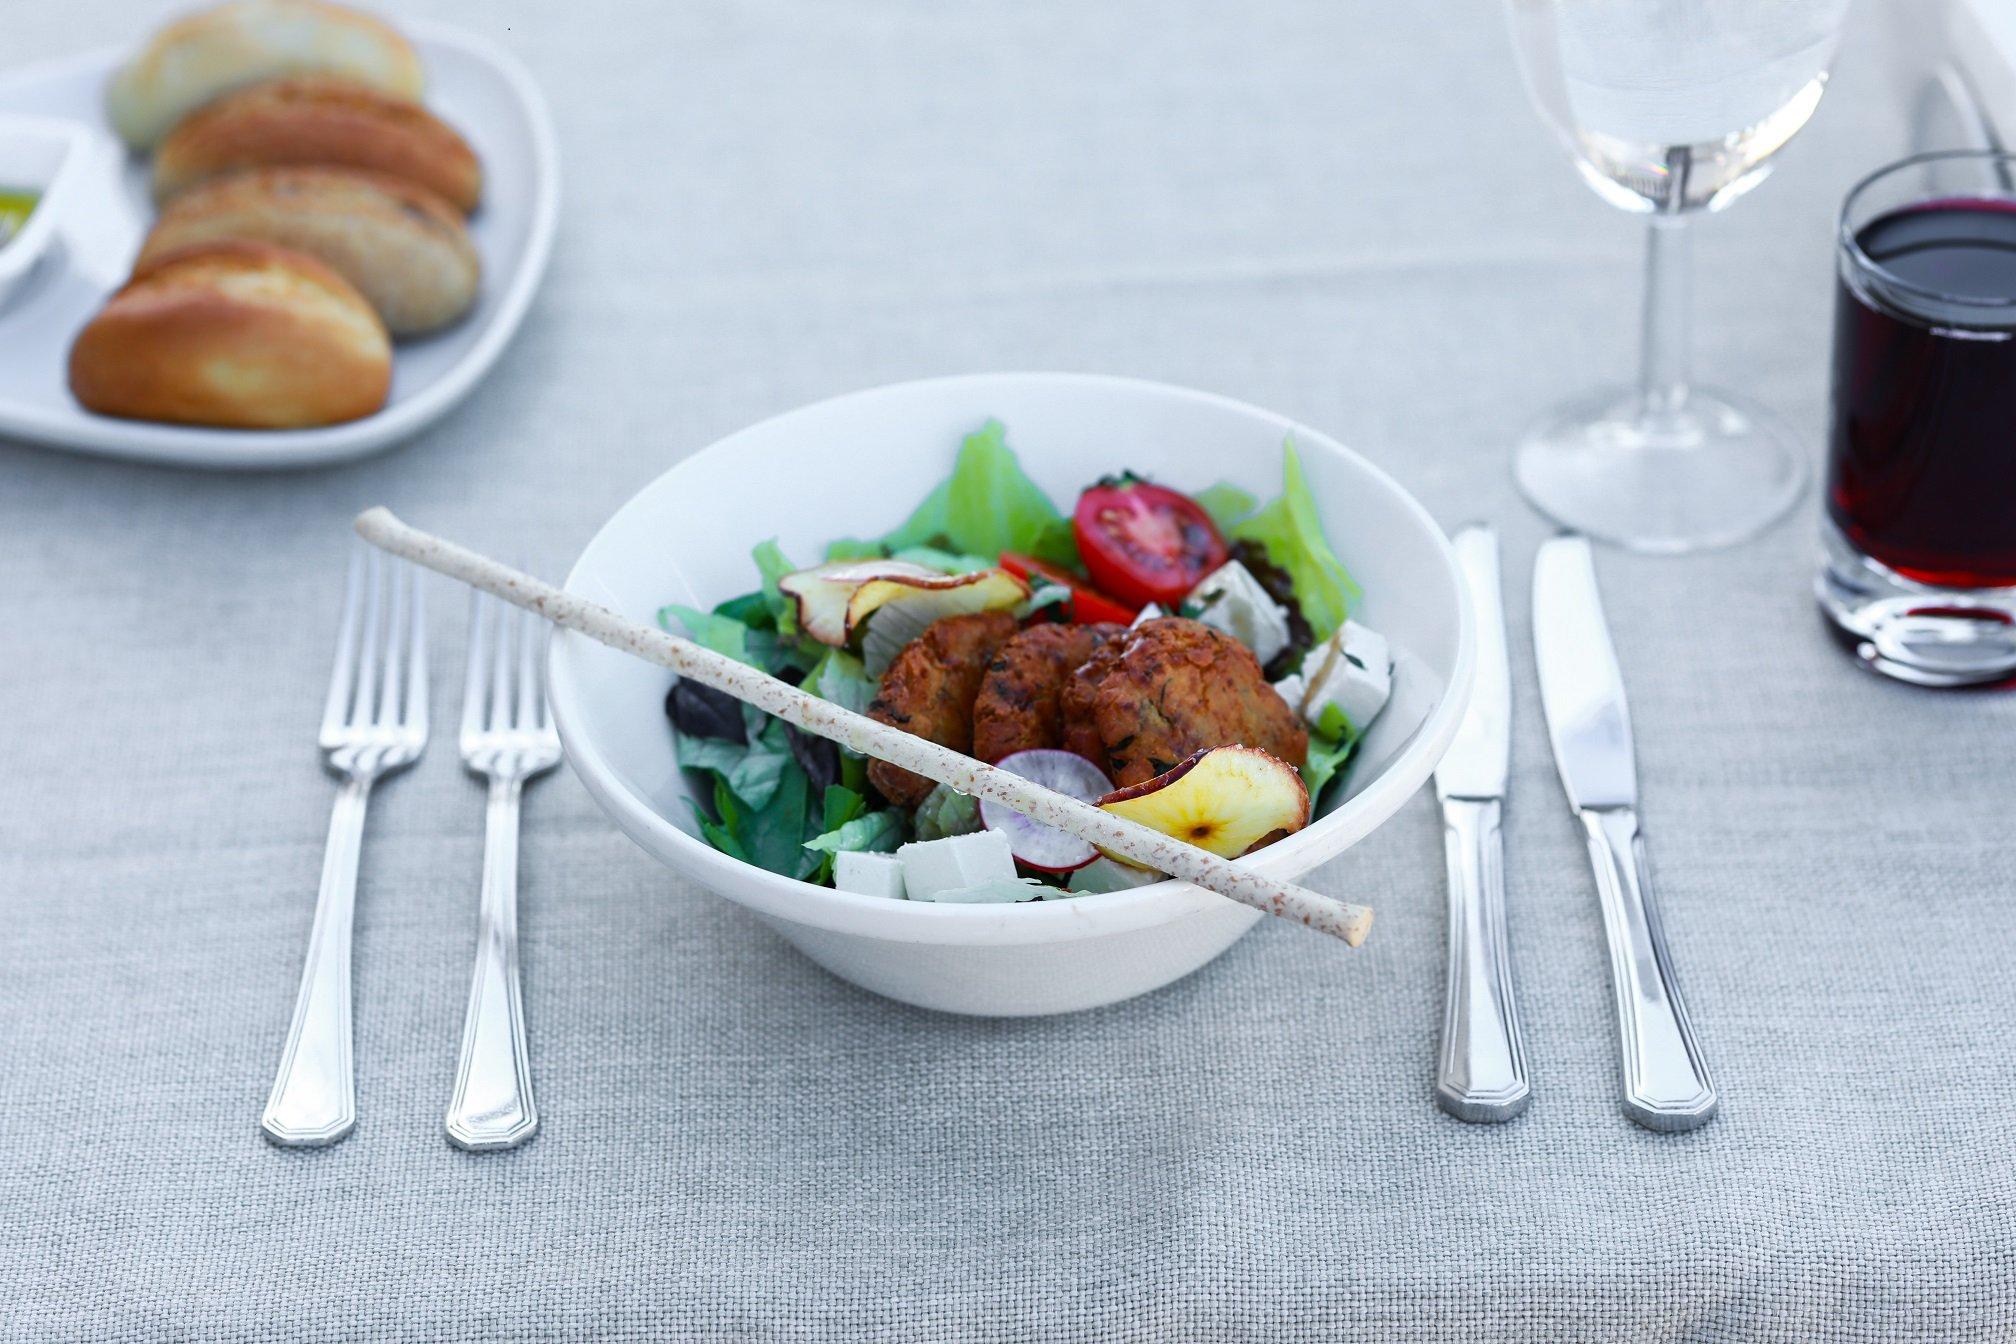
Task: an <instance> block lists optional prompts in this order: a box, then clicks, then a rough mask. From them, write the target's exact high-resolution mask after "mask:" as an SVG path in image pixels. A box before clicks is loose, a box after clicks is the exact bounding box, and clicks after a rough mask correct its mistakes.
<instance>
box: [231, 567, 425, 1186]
mask: <svg viewBox="0 0 2016 1344" xmlns="http://www.w3.org/2000/svg"><path fill="white" fill-rule="evenodd" d="M426 620H427V613H426V608H425V604H424V602H423V601H422V598H421V593H420V571H419V570H417V569H415V568H413V567H412V566H410V565H404V564H400V563H399V562H397V561H394V560H390V559H387V558H386V557H385V556H384V555H383V554H382V553H380V552H379V551H377V550H374V549H372V548H370V547H367V546H365V545H363V544H362V543H361V542H360V543H359V544H358V545H357V547H356V549H355V550H353V551H352V552H351V555H350V574H349V578H348V580H347V582H346V583H345V585H344V590H343V618H342V622H341V624H340V626H339V627H338V633H337V636H336V668H335V671H334V672H333V673H331V674H330V678H329V695H328V698H327V699H326V700H325V701H324V704H323V710H322V731H321V733H320V735H319V737H318V739H317V740H318V742H319V744H320V746H321V748H322V757H323V762H324V764H326V765H327V766H328V767H329V770H330V772H331V773H332V774H334V775H336V776H338V777H339V778H341V779H342V781H343V786H342V788H341V789H339V790H338V791H337V794H336V806H335V809H334V811H333V812H332V813H331V814H330V817H329V844H328V848H327V849H326V850H325V851H324V852H323V856H322V890H321V893H320V894H319V895H318V896H317V897H316V898H315V924H314V927H313V929H312V931H311V932H310V933H309V935H308V962H307V965H306V966H305V967H304V968H303V970H302V972H301V992H300V994H299V995H298V996H297V997H296V998H295V1000H294V1021H293V1024H292V1025H291V1026H290V1027H289V1028H288V1030H287V1045H286V1048H285V1049H284V1050H282V1051H281V1055H280V1072H279V1075H278V1076H277V1077H276V1078H274V1080H273V1092H272V1094H271V1095H270V1096H268V1097H267V1098H266V1110H265V1113H264V1114H263V1115H261V1116H260V1118H259V1127H260V1128H261V1129H263V1130H264V1131H265V1132H266V1137H267V1138H269V1139H271V1140H272V1141H273V1142H275V1143H278V1144H283V1145H285V1146H287V1147H302V1148H313V1147H319V1146H321V1145H323V1144H328V1143H334V1142H336V1141H337V1140H338V1139H340V1138H342V1137H343V1136H344V1135H345V1134H348V1133H349V1132H350V1129H351V1127H352V1126H353V1125H355V1124H356V1123H357V1084H356V1077H355V1074H354V1072H353V1070H352V1067H351V1059H350V931H351V924H352V919H351V915H352V912H353V911H354V910H355V908H356V904H357V858H358V853H359V851H360V850H361V848H362V846H363V840H364V811H365V805H366V803H367V802H369V800H370V797H371V786H372V785H373V784H375V783H377V782H378V780H379V779H381V778H383V777H384V776H385V775H388V774H390V773H392V772H393V771H395V770H398V769H400V768H402V767H404V766H407V765H411V764H412V763H413V762H414V761H416V760H418V759H419V758H420V753H421V751H422V750H423V749H424V748H425V747H426V745H427V638H426Z"/></svg>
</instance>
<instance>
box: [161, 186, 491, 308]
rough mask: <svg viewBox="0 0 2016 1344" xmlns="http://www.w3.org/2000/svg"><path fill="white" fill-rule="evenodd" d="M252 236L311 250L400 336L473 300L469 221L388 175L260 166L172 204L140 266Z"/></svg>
mask: <svg viewBox="0 0 2016 1344" xmlns="http://www.w3.org/2000/svg"><path fill="white" fill-rule="evenodd" d="M225 238H245V239H250V240H253V241H255V242H265V243H273V244H277V245H278V246H281V247H288V248H292V249H294V250H295V251H297V252H306V253H307V254H308V255H309V256H312V257H314V258H316V259H317V260H319V261H322V262H324V263H325V264H327V265H328V266H329V268H330V269H331V270H333V271H335V272H336V273H337V274H338V275H340V276H342V277H343V278H344V279H345V280H348V281H349V282H350V283H351V284H353V285H355V286H356V287H357V292H358V293H360V294H362V295H363V296H364V297H365V299H366V300H367V301H369V303H370V304H371V306H372V307H373V308H374V309H376V310H377V312H378V316H379V317H380V318H381V319H382V320H383V321H384V323H385V326H386V328H387V329H388V330H389V331H390V332H391V333H392V334H393V335H394V336H415V335H419V334H422V333H424V332H429V331H434V330H437V329H439V328H441V327H445V326H447V325H448V324H449V323H451V322H453V321H455V319H457V318H459V317H461V316H462V314H464V313H465V312H467V311H468V310H469V305H470V304H471V303H473V302H475V299H476V288H477V283H478V281H479V280H480V279H481V277H482V271H483V267H482V262H481V261H480V260H479V259H478V258H477V255H476V248H475V246H474V245H473V244H472V243H471V242H470V241H469V230H468V229H467V228H466V227H464V226H463V223H462V216H461V215H460V214H459V213H457V212H456V211H455V210H454V209H452V208H450V207H449V205H448V204H447V203H446V202H445V201H443V200H442V199H441V198H440V197H438V196H436V195H434V194H433V193H432V192H429V191H427V190H426V189H425V188H422V187H416V186H414V185H413V184H412V183H410V182H403V181H401V180H400V179H398V178H395V177H386V176H384V175H383V174H380V173H362V172H357V171H354V170H351V169H347V168H259V169H254V170H252V171H250V172H244V173H233V174H232V175H230V176H228V177H220V178H215V179H213V180H211V181H208V182H203V183H200V184H198V185H196V186H194V187H191V188H190V189H189V190H187V191H185V192H182V193H181V194H180V195H178V196H176V197H175V198H174V199H173V200H172V201H170V202H169V203H168V208H167V209H166V210H165V211H163V212H162V215H161V218H160V219H159V220H158V221H157V222H156V223H155V225H154V230H153V232H151V233H149V234H148V235H147V241H146V243H145V244H144V245H143V246H142V247H141V249H140V261H139V265H141V266H142V267H145V266H147V265H148V264H150V263H151V262H152V261H154V259H155V258H157V257H160V256H162V255H164V254H166V253H169V252H174V251H177V250H180V249H182V248H186V247H189V246H192V245H193V244H197V243H208V242H216V241H218V240H220V239H225Z"/></svg>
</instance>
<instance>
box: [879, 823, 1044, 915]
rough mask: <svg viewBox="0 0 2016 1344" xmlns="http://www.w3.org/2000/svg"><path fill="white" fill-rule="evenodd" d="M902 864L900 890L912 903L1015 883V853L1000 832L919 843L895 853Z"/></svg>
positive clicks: (951, 836) (984, 832) (947, 837)
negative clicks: (945, 893) (984, 885)
mask: <svg viewBox="0 0 2016 1344" xmlns="http://www.w3.org/2000/svg"><path fill="white" fill-rule="evenodd" d="M896 857H897V859H899V860H900V861H901V862H902V864H903V889H904V891H905V892H906V893H908V895H909V897H910V899H911V900H913V901H930V900H936V899H937V897H938V893H939V892H943V891H957V890H959V889H960V888H962V887H977V886H979V885H980V884H981V883H983V882H995V881H1009V882H1012V881H1014V880H1015V853H1014V851H1013V850H1011V849H1010V848H1009V847H1008V837H1007V835H1006V834H1005V833H1003V832H1001V831H975V832H974V833H973V834H971V835H948V836H946V837H945V838H944V839H943V840H920V841H915V842H913V843H911V844H907V845H905V846H903V847H902V848H901V849H899V850H897V851H896Z"/></svg>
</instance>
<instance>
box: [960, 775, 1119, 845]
mask: <svg viewBox="0 0 2016 1344" xmlns="http://www.w3.org/2000/svg"><path fill="white" fill-rule="evenodd" d="M994 764H996V765H998V766H1000V767H1001V768H1002V769H1003V770H1006V771H1007V772H1008V773H1009V774H1011V775H1020V776H1022V778H1024V779H1033V780H1035V781H1036V782H1037V783H1038V784H1041V785H1043V786H1044V787H1045V788H1050V789H1055V790H1056V791H1057V792H1059V793H1061V794H1065V795H1067V796H1069V797H1072V798H1076V799H1078V800H1079V801H1081V802H1087V803H1096V802H1098V801H1099V800H1100V799H1101V798H1104V797H1105V796H1106V795H1107V794H1108V793H1110V792H1112V789H1113V781H1111V780H1110V779H1108V778H1106V772H1105V771H1103V770H1101V769H1100V768H1099V767H1098V766H1096V765H1094V764H1092V762H1090V761H1088V760H1086V759H1085V758H1084V757H1083V756H1080V755H1078V754H1077V753H1076V752H1072V751H1053V750H1050V749H1047V748H1043V747H1038V748H1035V749H1034V750H1031V751H1018V752H1014V753H1013V754H1011V755H1007V756H1003V757H1002V758H1001V759H1000V760H998V761H996V762H995V763H994ZM980 820H981V821H982V822H983V823H984V824H985V825H986V826H987V828H988V829H989V830H994V831H1000V832H1002V833H1003V834H1004V835H1006V836H1007V837H1008V848H1009V849H1010V850H1012V851H1013V852H1014V854H1015V859H1016V861H1017V862H1018V863H1021V864H1023V865H1025V866H1027V867H1030V868H1035V869H1038V870H1040V871H1042V872H1046V873H1070V872H1076V871H1077V870H1078V869H1080V868H1083V867H1084V866H1085V865H1086V864H1088V863H1090V862H1092V860H1094V859H1096V858H1098V857H1099V851H1098V850H1096V849H1094V848H1093V847H1092V846H1091V845H1089V844H1087V843H1086V842H1085V841H1083V840H1080V839H1079V838H1078V837H1077V836H1075V835H1071V834H1068V833H1066V832H1064V831H1060V830H1058V829H1057V828H1056V827H1055V826H1046V825H1044V824H1043V823H1042V822H1040V821H1031V820H1029V818H1027V817H1025V816H1023V815H1022V814H1021V813H1020V812H1017V811H1016V810H1015V809H1014V808H1012V807H1009V806H1007V805H1006V804H1003V803H997V802H993V801H992V800H990V799H986V798H982V799H981V800H980Z"/></svg>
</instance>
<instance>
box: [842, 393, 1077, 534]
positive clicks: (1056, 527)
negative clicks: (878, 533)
mask: <svg viewBox="0 0 2016 1344" xmlns="http://www.w3.org/2000/svg"><path fill="white" fill-rule="evenodd" d="M919 548H928V549H929V550H931V551H937V552H949V553H950V554H951V555H953V556H957V557H971V558H972V560H973V561H974V562H976V563H977V564H978V565H979V566H980V567H982V568H984V567H985V566H987V565H991V564H993V563H994V560H995V558H996V557H998V556H999V555H1000V554H1001V552H1003V551H1020V552H1022V553H1023V554H1024V555H1033V556H1035V557H1037V558H1038V559H1041V560H1048V561H1049V562H1050V563H1052V564H1056V565H1063V566H1064V567H1065V568H1067V569H1072V570H1076V569H1077V568H1078V543H1077V540H1076V539H1075V538H1074V537H1073V536H1072V533H1071V520H1070V519H1068V518H1066V517H1065V516H1064V515H1063V514H1061V513H1059V512H1058V511H1057V506H1056V505H1055V504H1053V503H1052V502H1051V501H1050V497H1049V496H1048V495H1046V494H1044V493H1043V490H1042V487H1040V486H1038V485H1037V484H1036V482H1034V481H1032V480H1030V479H1029V476H1028V474H1027V473H1026V472H1024V471H1023V470H1022V464H1021V463H1020V462H1019V461H1017V460H1016V458H1015V454H1014V452H1013V450H1011V449H1010V448H1009V447H1008V440H1007V430H1005V429H1004V428H1002V425H1001V422H1000V421H998V420H989V421H988V422H987V423H986V424H985V425H983V426H981V427H980V428H979V429H978V430H976V431H974V432H973V433H971V434H968V435H967V436H966V439H965V441H964V442H963V443H961V444H960V445H959V456H958V458H957V459H956V460H955V461H954V462H953V464H952V474H951V475H950V476H949V477H947V478H946V479H945V480H943V481H940V482H939V483H938V485H937V487H936V488H935V489H933V490H932V491H931V493H930V494H928V495H926V496H925V497H924V502H923V503H921V504H919V505H918V506H917V508H916V509H915V510H914V511H913V512H912V513H911V515H910V516H909V517H908V518H907V519H905V520H904V522H903V525H902V526H901V527H899V528H897V529H896V530H895V531H893V532H891V533H890V534H889V535H887V536H885V537H883V538H882V539H881V540H880V541H861V540H857V539H854V538H851V537H843V538H842V539H840V540H839V541H835V542H833V543H832V544H831V545H829V546H828V547H827V548H826V558H827V559H828V560H854V559H862V558H866V557H871V556H881V555H892V554H897V553H900V552H904V551H912V550H917V549H919ZM919 563H921V564H932V563H933V562H932V561H931V560H920V561H919ZM954 572H958V571H954Z"/></svg>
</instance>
